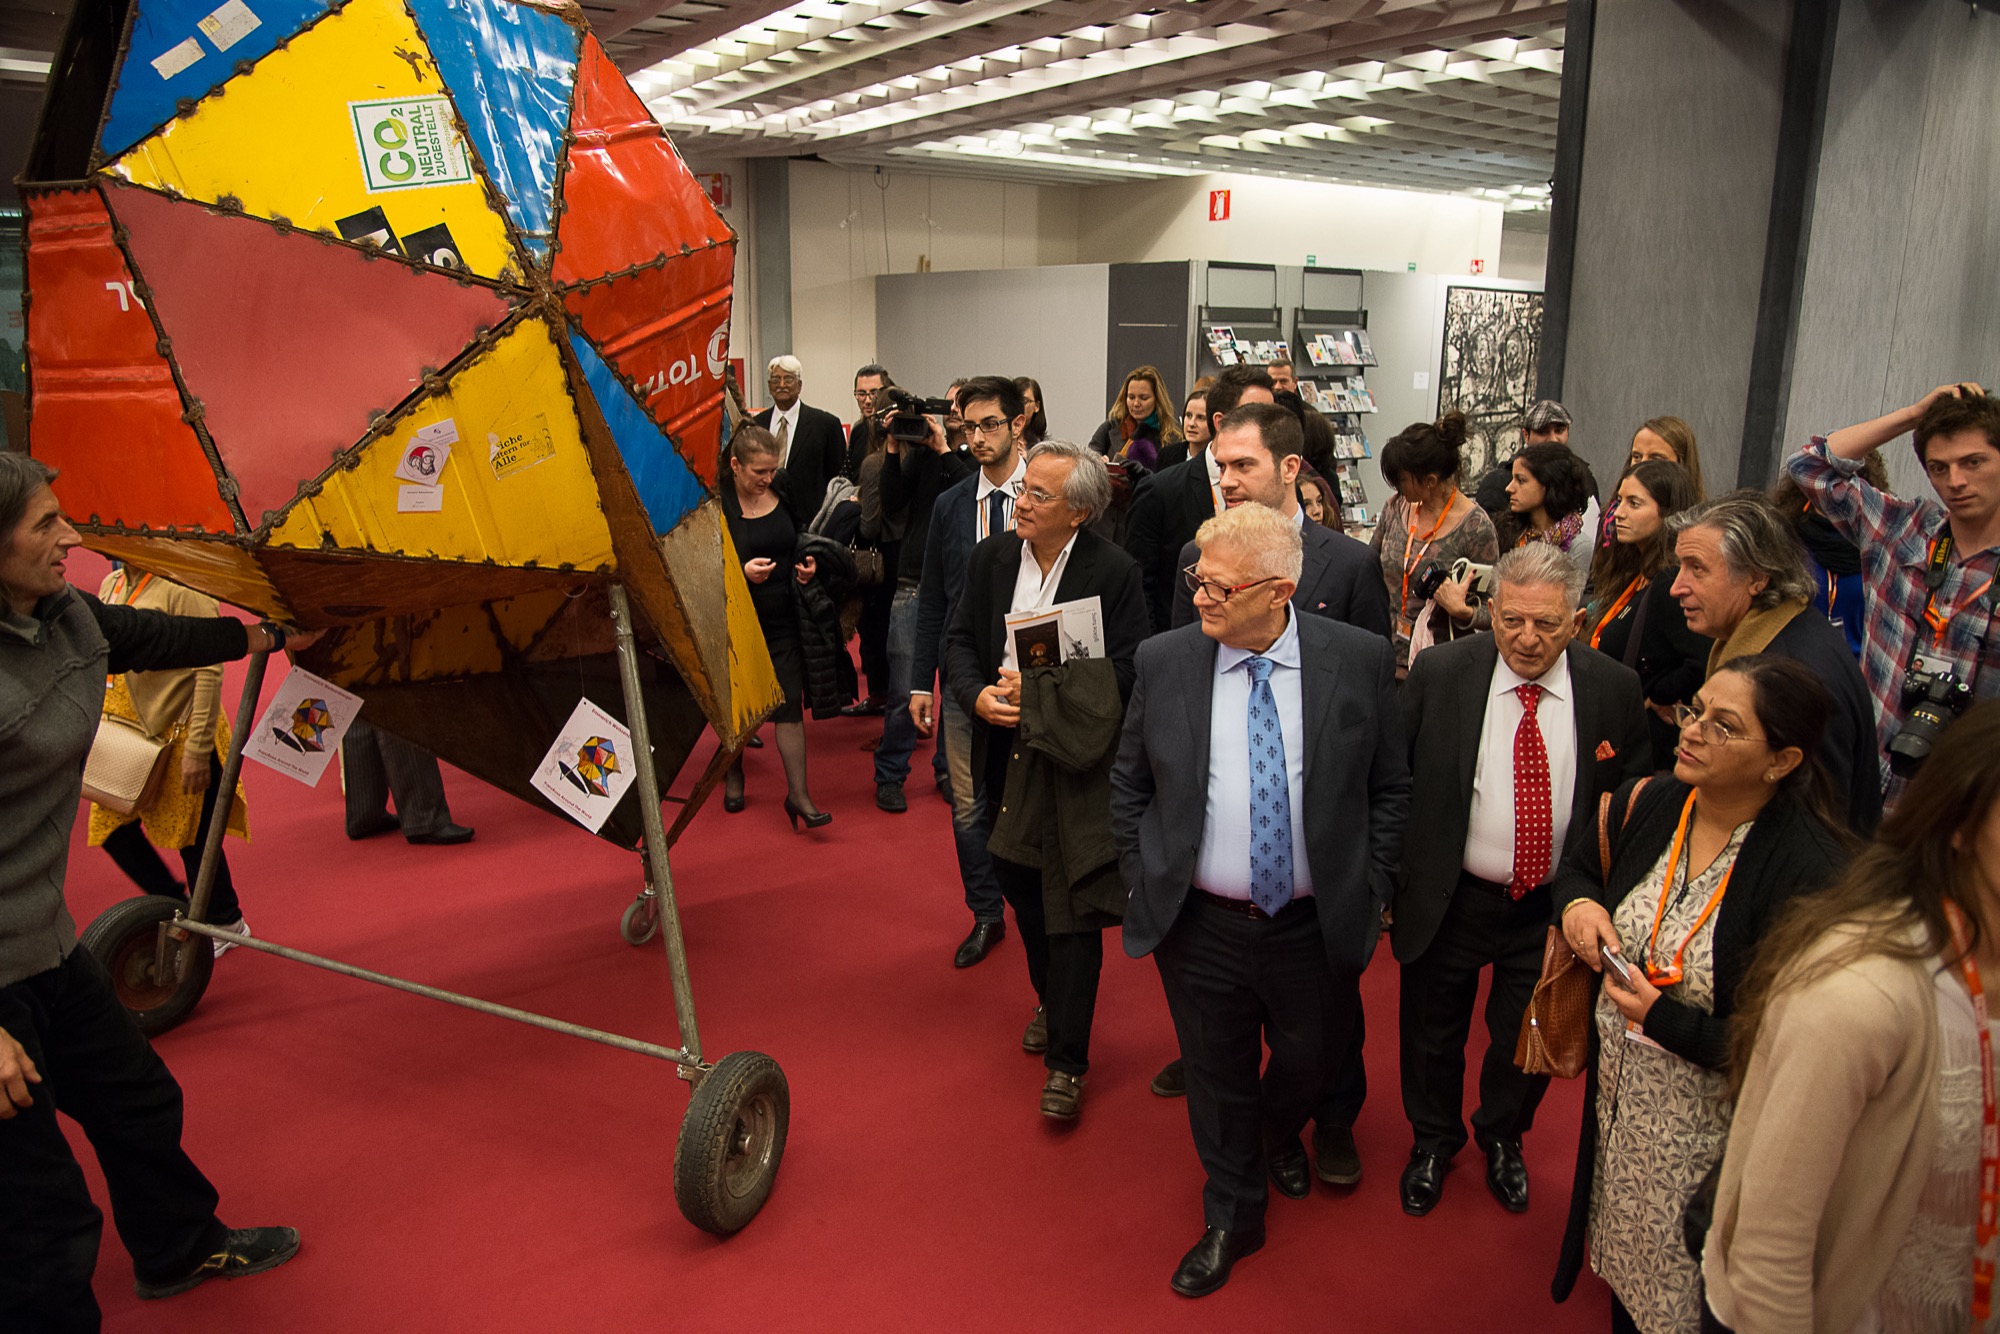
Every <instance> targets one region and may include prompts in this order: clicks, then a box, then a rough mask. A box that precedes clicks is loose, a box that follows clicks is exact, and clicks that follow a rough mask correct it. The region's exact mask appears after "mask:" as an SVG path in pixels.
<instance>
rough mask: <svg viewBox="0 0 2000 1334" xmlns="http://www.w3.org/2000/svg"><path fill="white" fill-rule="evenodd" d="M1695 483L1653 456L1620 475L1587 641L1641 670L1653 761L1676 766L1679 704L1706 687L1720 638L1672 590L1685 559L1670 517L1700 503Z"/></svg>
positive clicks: (1594, 566) (1593, 572)
mask: <svg viewBox="0 0 2000 1334" xmlns="http://www.w3.org/2000/svg"><path fill="white" fill-rule="evenodd" d="M1695 503H1696V502H1695V496H1694V483H1692V482H1691V481H1689V480H1688V475H1687V473H1685V472H1683V471H1682V470H1681V465H1680V464H1678V463H1663V462H1661V461H1660V460H1658V459H1647V460H1645V461H1644V462H1642V463H1635V464H1633V465H1632V466H1631V467H1629V468H1627V469H1626V470H1625V475H1624V476H1623V477H1621V478H1619V479H1618V491H1617V493H1616V495H1615V496H1614V497H1613V499H1612V502H1611V521H1610V523H1609V524H1608V525H1606V527H1607V529H1608V532H1607V536H1608V538H1609V540H1608V541H1607V542H1606V543H1605V544H1604V545H1603V546H1600V547H1599V548H1598V549H1597V556H1596V558H1595V559H1594V560H1593V561H1592V562H1591V566H1590V600H1589V602H1588V603H1587V604H1586V606H1585V611H1584V619H1583V640H1584V642H1585V643H1587V644H1589V645H1590V646H1591V647H1592V648H1594V649H1597V650H1599V651H1600V652H1603V653H1608V654H1610V655H1611V656H1612V657H1614V658H1616V659H1618V660H1619V661H1620V662H1622V663H1624V664H1625V665H1626V666H1627V667H1630V668H1631V669H1632V670H1633V671H1635V672H1637V673H1639V684H1640V685H1641V686H1642V687H1643V688H1644V689H1645V692H1646V711H1647V713H1648V714H1649V715H1650V716H1649V717H1648V718H1647V722H1648V724H1650V726H1651V729H1652V735H1653V763H1654V765H1655V766H1656V767H1658V768H1661V769H1671V768H1672V767H1673V764H1674V747H1675V743H1676V740H1677V738H1678V736H1679V729H1678V728H1677V727H1675V726H1674V721H1673V711H1674V706H1675V705H1676V704H1685V703H1687V701H1688V700H1690V699H1692V698H1694V692H1695V691H1697V690H1699V689H1700V688H1701V682H1702V677H1703V675H1704V673H1705V672H1706V671H1707V669H1708V654H1709V650H1710V649H1711V648H1713V647H1714V645H1713V642H1712V641H1710V640H1709V639H1708V638H1707V637H1706V636H1703V635H1698V634H1696V633H1695V632H1694V631H1692V630H1690V629H1688V626H1687V613H1686V612H1685V611H1683V610H1682V609H1681V604H1680V602H1679V601H1678V600H1676V599H1675V597H1674V596H1673V594H1672V593H1671V592H1670V591H1669V590H1670V589H1672V587H1673V584H1674V576H1675V575H1676V574H1677V573H1679V571H1680V562H1679V561H1678V560H1676V559H1675V558H1674V540H1673V538H1672V537H1671V536H1670V535H1669V534H1668V532H1667V519H1668V518H1669V517H1670V516H1672V515H1674V514H1678V513H1679V512H1680V511H1682V510H1684V509H1688V508H1690V507H1692V506H1693V505H1694V504H1695Z"/></svg>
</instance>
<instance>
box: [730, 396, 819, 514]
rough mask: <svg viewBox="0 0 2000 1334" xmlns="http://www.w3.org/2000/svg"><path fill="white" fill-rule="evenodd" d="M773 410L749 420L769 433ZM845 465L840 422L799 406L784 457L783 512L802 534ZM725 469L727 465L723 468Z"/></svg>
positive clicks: (807, 405)
mask: <svg viewBox="0 0 2000 1334" xmlns="http://www.w3.org/2000/svg"><path fill="white" fill-rule="evenodd" d="M771 412H772V409H770V408H765V409H764V410H763V411H762V412H760V413H758V414H757V415H756V416H755V417H754V418H752V419H751V420H753V421H755V422H756V423H757V424H758V425H759V426H761V427H763V428H764V429H765V430H767V431H768V430H770V429H771ZM846 461H847V433H846V431H845V430H844V429H843V428H842V427H841V425H840V418H838V417H836V416H834V415H833V414H832V413H831V412H822V411H820V410H819V409H818V408H816V407H813V406H812V405H811V404H807V403H801V404H800V405H799V431H798V434H797V435H795V436H793V437H792V448H791V453H789V454H788V455H786V457H785V477H786V479H787V480H786V491H785V508H787V509H789V510H790V511H791V512H792V519H793V521H794V522H796V523H797V524H798V526H799V529H800V530H801V531H804V529H805V526H806V525H807V524H809V523H811V522H812V521H813V516H814V515H815V514H818V513H819V507H820V504H821V502H823V501H824V500H825V499H826V486H827V483H828V482H831V481H832V480H833V479H834V478H836V477H838V476H840V470H841V467H842V465H844V464H845V463H846ZM724 466H725V467H727V466H728V465H727V464H725V465H724Z"/></svg>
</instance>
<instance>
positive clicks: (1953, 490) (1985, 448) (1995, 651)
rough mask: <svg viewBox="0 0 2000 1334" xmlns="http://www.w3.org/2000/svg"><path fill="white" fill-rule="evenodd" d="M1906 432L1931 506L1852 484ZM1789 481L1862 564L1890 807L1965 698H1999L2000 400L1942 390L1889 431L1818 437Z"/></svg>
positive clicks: (1884, 427) (1962, 389) (1868, 665)
mask: <svg viewBox="0 0 2000 1334" xmlns="http://www.w3.org/2000/svg"><path fill="white" fill-rule="evenodd" d="M1905 431H1910V432H1913V435H1912V439H1913V442H1914V444H1915V446H1916V451H1917V461H1918V462H1919V463H1921V464H1923V467H1924V472H1925V475H1926V476H1928V477H1929V478H1930V483H1931V488H1932V490H1934V491H1935V492H1936V493H1937V495H1936V498H1935V499H1934V498H1932V497H1930V496H1916V497H1913V498H1910V499H1903V498H1901V497H1898V496H1892V495H1889V494H1888V493H1887V492H1885V491H1882V490H1880V489H1878V488H1876V487H1874V486H1872V485H1870V484H1869V482H1868V480H1867V479H1866V478H1865V477H1864V476H1863V475H1862V467H1863V465H1864V463H1865V461H1866V459H1867V457H1868V454H1869V451H1871V450H1873V449H1875V448H1877V447H1878V446H1881V445H1884V444H1887V443H1888V442H1889V441H1891V440H1894V439H1895V438H1896V437H1897V436H1899V435H1902V434H1903V433H1904V432H1905ZM1786 471H1787V472H1789V473H1790V474H1791V476H1792V480H1793V481H1795V482H1797V483H1798V484H1799V488H1800V489H1801V490H1803V491H1804V492H1805V494H1806V498H1807V499H1808V500H1809V501H1811V502H1812V506H1813V508H1814V509H1816V510H1818V511H1819V512H1820V513H1821V514H1822V515H1824V516H1825V517H1826V520H1827V522H1829V523H1831V524H1832V525H1833V526H1834V528H1835V529H1836V530H1837V531H1838V532H1839V533H1840V535H1841V536H1842V537H1844V538H1846V539H1847V540H1848V541H1850V542H1852V543H1853V544H1854V545H1855V546H1856V547H1858V548H1859V549H1860V551H1861V571H1862V580H1863V587H1864V588H1865V589H1866V590H1867V598H1866V600H1865V603H1864V611H1863V615H1864V617H1865V623H1864V626H1863V629H1862V649H1861V672H1862V675H1863V676H1865V677H1866V678H1867V680H1868V690H1869V693H1870V694H1871V695H1873V696H1874V700H1875V723H1876V734H1877V736H1878V738H1879V740H1880V742H1881V745H1882V749H1883V751H1884V752H1885V753H1886V755H1887V757H1888V762H1889V765H1890V768H1891V770H1892V771H1893V775H1894V777H1893V778H1892V786H1891V788H1890V796H1891V798H1892V799H1893V797H1894V796H1895V794H1896V790H1897V788H1898V787H1900V784H1901V780H1902V779H1904V778H1906V777H1907V776H1908V775H1909V774H1910V772H1911V771H1913V770H1914V769H1915V768H1916V767H1917V765H1919V764H1921V763H1922V762H1923V760H1924V757H1925V756H1927V755H1929V754H1930V749H1931V743H1932V742H1933V741H1934V740H1936V738H1937V734H1938V732H1939V731H1941V730H1942V729H1943V728H1944V726H1945V725H1946V724H1948V723H1949V722H1950V721H1951V720H1952V719H1954V718H1956V717H1957V716H1958V715H1959V714H1960V713H1962V712H1963V711H1964V710H1965V708H1966V706H1967V705H1969V704H1970V703H1971V702H1972V700H1973V699H1974V697H1975V696H1977V697H1984V698H1992V697H1995V696H2000V640H1996V638H1995V635H1994V611H1995V600H1996V590H1995V588H1994V575H1995V573H1996V569H2000V399H1996V398H1994V397H1993V396H1992V395H1990V394H1988V393H1986V391H1985V390H1983V389H1981V388H1980V387H1979V386H1978V385H1976V384H1952V385H1941V386H1939V387H1938V388H1936V389H1933V390H1931V392H1930V393H1928V394H1926V395H1924V396H1923V397H1922V398H1921V399H1918V400H1917V401H1916V402H1915V403H1912V404H1911V405H1910V406H1909V407H1906V408H1903V409H1900V410H1899V411H1896V412H1892V413H1890V414H1889V415H1888V416H1886V417H1878V418H1876V419H1875V420H1874V421H1870V422H1863V423H1861V424H1860V425H1858V426H1849V427H1847V428H1845V429H1844V430H1839V431H1835V432H1834V433H1833V434H1832V435H1830V436H1824V437H1821V436H1815V437H1814V438H1813V440H1812V443H1810V444H1809V445H1807V446H1806V447H1805V448H1804V449H1803V450H1801V451H1800V452H1799V453H1797V454H1795V455H1794V456H1793V457H1792V459H1791V461H1790V462H1789V463H1788V464H1787V465H1786ZM1982 669H1985V670H1982Z"/></svg>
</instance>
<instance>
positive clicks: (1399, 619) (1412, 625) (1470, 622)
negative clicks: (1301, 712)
mask: <svg viewBox="0 0 2000 1334" xmlns="http://www.w3.org/2000/svg"><path fill="white" fill-rule="evenodd" d="M1464 470H1465V414H1464V413H1462V412H1448V413H1446V414H1445V415H1444V416H1443V417H1442V418H1441V419H1439V420H1438V421H1436V422H1412V423H1410V425H1408V426H1406V427H1404V428H1403V430H1402V432H1401V433H1400V434H1398V435H1397V436H1396V438H1395V439H1393V440H1391V441H1390V442H1389V443H1388V444H1387V445H1385V446H1383V448H1382V478H1383V480H1384V481H1386V482H1388V483H1389V485H1390V486H1392V487H1394V488H1395V491H1396V494H1395V495H1393V496H1391V497H1390V498H1389V501H1388V503H1387V504H1385V505H1384V506H1382V520H1381V522H1380V523H1378V524H1376V525H1375V536H1374V538H1373V539H1372V540H1371V541H1370V543H1369V545H1370V546H1372V547H1373V548H1374V549H1375V554H1376V556H1378V557H1379V558H1380V559H1381V561H1382V578H1383V581H1384V582H1385V583H1386V584H1387V585H1388V588H1389V606H1390V608H1391V609H1392V610H1393V611H1394V613H1395V626H1394V628H1395V632H1396V677H1397V679H1398V680H1401V679H1402V678H1403V677H1404V676H1406V675H1407V674H1408V673H1409V670H1410V642H1411V639H1412V637H1413V636H1415V637H1416V638H1417V640H1418V641H1419V649H1421V646H1422V644H1423V643H1424V642H1432V643H1443V642H1444V641H1445V640H1448V639H1456V638H1458V637H1459V636H1460V635H1468V634H1473V633H1475V632H1476V631H1479V630H1482V629H1485V628H1487V626H1488V625H1489V624H1490V621H1489V619H1488V616H1489V613H1488V612H1487V610H1486V608H1485V607H1484V605H1483V604H1482V605H1478V606H1474V605H1472V604H1471V603H1469V602H1468V601H1467V600H1466V597H1465V588H1464V586H1463V585H1462V584H1460V583H1457V582H1454V581H1453V580H1451V579H1446V580H1445V581H1444V582H1443V583H1442V584H1440V585H1439V586H1438V588H1437V590H1436V591H1435V593H1434V594H1433V595H1432V596H1431V597H1425V596H1424V595H1423V593H1422V592H1421V591H1420V590H1419V589H1418V587H1417V586H1416V585H1417V584H1418V582H1419V579H1418V575H1419V571H1421V570H1422V569H1423V568H1424V566H1426V565H1427V564H1430V563H1431V562H1436V563H1437V565H1438V566H1439V567H1440V568H1442V569H1444V570H1447V571H1448V570H1450V569H1451V567H1452V565H1453V563H1454V562H1456V561H1458V560H1459V559H1460V558H1464V559H1465V560H1469V561H1471V562H1473V563H1474V564H1476V565H1491V564H1492V563H1493V562H1494V561H1495V560H1497V559H1499V556H1500V539H1499V537H1498V535H1497V534H1496V533H1495V532H1494V530H1493V520H1492V519H1490V518H1488V517H1487V515H1486V511H1485V510H1482V509H1480V508H1479V506H1478V504H1477V503H1476V502H1475V501H1474V500H1473V498H1472V497H1471V496H1469V495H1467V494H1466V493H1465V492H1464V491H1463V490H1461V489H1460V488H1459V481H1460V478H1461V477H1462V475H1463V473H1464ZM1336 522H1337V516H1336ZM1420 628H1421V630H1422V633H1421V634H1419V633H1418V631H1419V629H1420Z"/></svg>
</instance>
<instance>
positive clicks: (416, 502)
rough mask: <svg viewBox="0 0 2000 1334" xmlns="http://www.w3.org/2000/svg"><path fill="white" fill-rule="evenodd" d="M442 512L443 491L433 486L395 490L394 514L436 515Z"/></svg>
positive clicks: (403, 487)
mask: <svg viewBox="0 0 2000 1334" xmlns="http://www.w3.org/2000/svg"><path fill="white" fill-rule="evenodd" d="M443 510H444V491H443V490H442V489H441V488H439V487H435V486H422V485H418V486H399V487H397V488H396V513H398V514H438V513H442V512H443Z"/></svg>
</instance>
